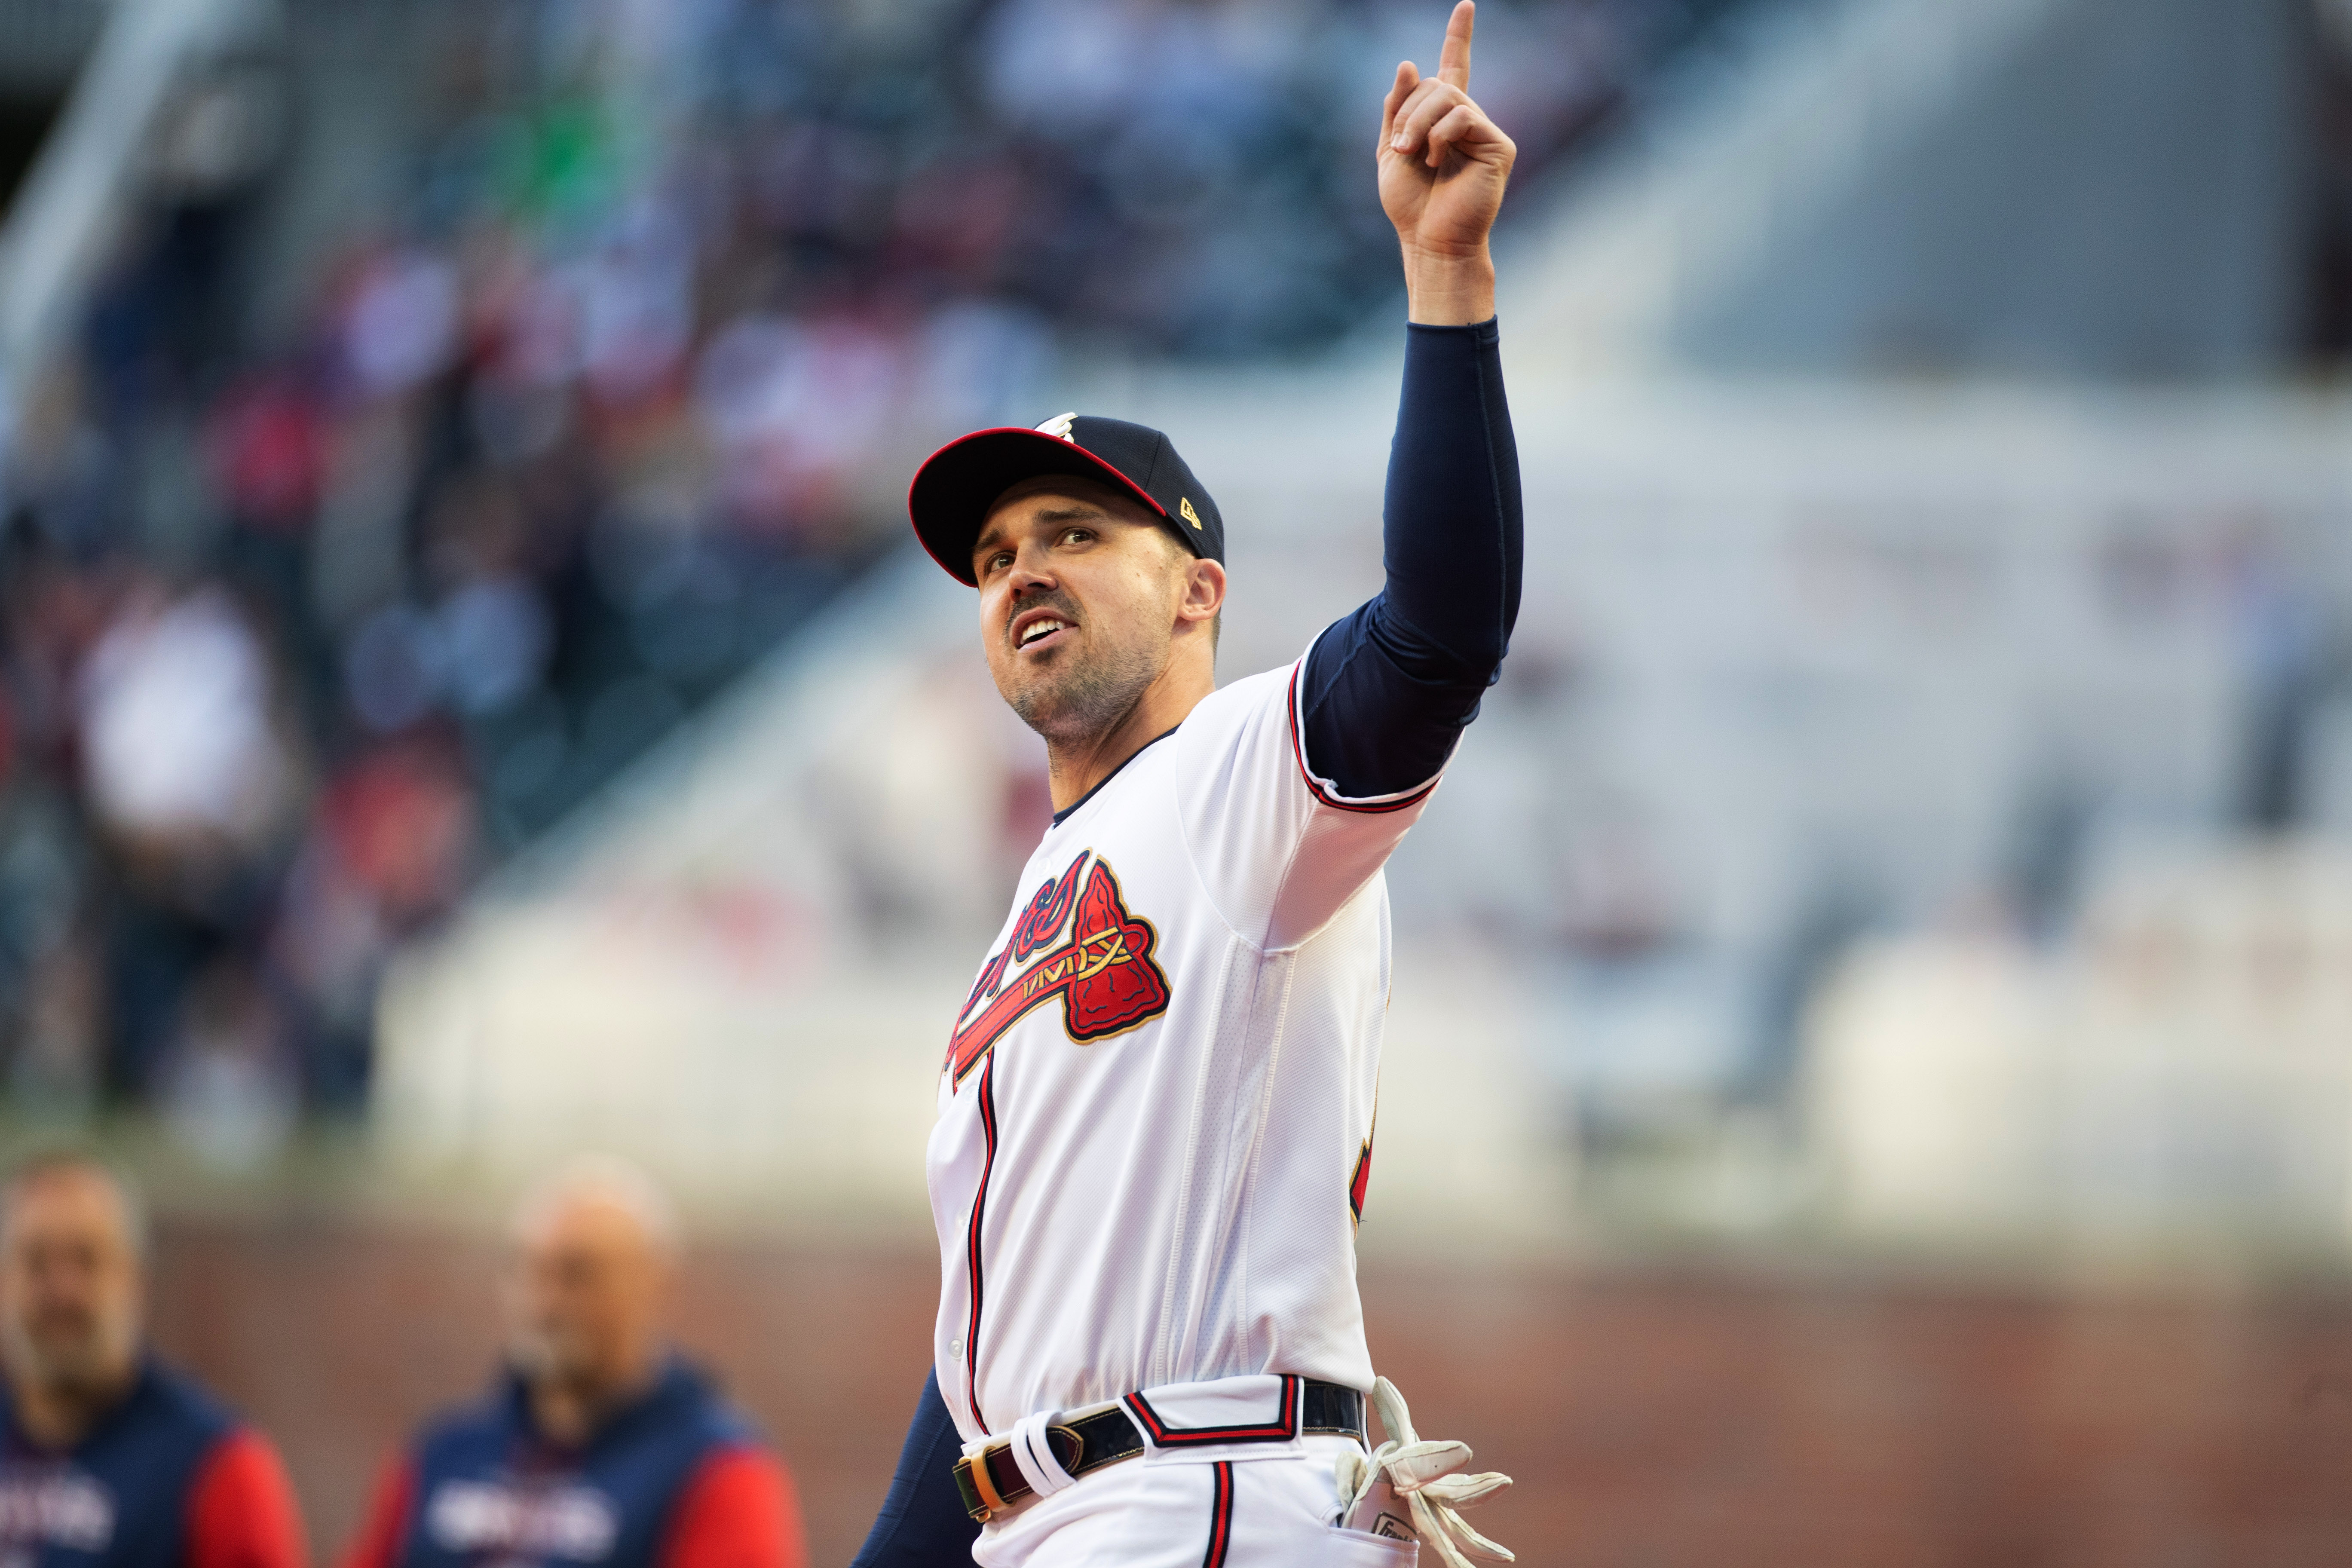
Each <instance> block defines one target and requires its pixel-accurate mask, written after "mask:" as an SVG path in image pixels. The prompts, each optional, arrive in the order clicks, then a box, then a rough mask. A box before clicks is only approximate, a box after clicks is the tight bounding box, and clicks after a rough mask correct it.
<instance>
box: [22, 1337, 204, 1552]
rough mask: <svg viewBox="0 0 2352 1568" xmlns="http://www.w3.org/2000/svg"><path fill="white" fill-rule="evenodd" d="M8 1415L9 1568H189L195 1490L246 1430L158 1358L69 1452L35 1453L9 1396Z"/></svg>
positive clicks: (145, 1366)
mask: <svg viewBox="0 0 2352 1568" xmlns="http://www.w3.org/2000/svg"><path fill="white" fill-rule="evenodd" d="M0 1418H4V1420H5V1424H0V1568H181V1564H183V1563H184V1562H185V1561H186V1559H187V1527H188V1489H189V1488H190V1487H192V1486H194V1484H195V1479H196V1472H197V1470H198V1468H200V1467H202V1465H203V1464H204V1461H205V1456H206V1455H207V1454H209V1453H210V1452H211V1451H212V1448H213V1446H214V1445H215V1443H218V1442H219V1441H220V1440H221V1439H222V1438H223V1437H225V1436H227V1435H228V1434H229V1433H230V1432H231V1431H232V1430H234V1429H235V1426H236V1423H235V1422H234V1421H233V1420H231V1419H230V1417H229V1415H228V1413H227V1412H226V1411H225V1410H223V1409H222V1408H221V1407H220V1406H219V1405H215V1403H213V1400H212V1398H211V1396H210V1395H208V1394H205V1392H204V1391H203V1390H202V1389H200V1388H198V1387H197V1386H196V1385H195V1384H193V1383H191V1382H189V1381H188V1380H187V1379H186V1378H184V1377H182V1376H180V1375H179V1374H178V1373H174V1372H172V1371H169V1370H167V1369H166V1368H164V1367H162V1366H159V1365H157V1364H156V1363H154V1362H152V1361H151V1362H148V1363H145V1364H144V1365H142V1367H141V1368H140V1370H139V1381H138V1382H137V1383H136V1384H133V1385H132V1386H131V1397H129V1398H128V1399H125V1400H124V1401H123V1402H122V1403H121V1404H120V1405H116V1406H115V1407H114V1408H113V1409H112V1410H111V1411H110V1412H108V1413H107V1415H105V1416H103V1417H102V1418H100V1421H99V1423H98V1425H97V1426H94V1427H92V1428H90V1431H89V1436H86V1437H84V1438H83V1439H82V1440H81V1441H80V1442H79V1443H77V1444H75V1445H74V1446H73V1447H72V1448H70V1449H68V1450H67V1451H66V1452H65V1453H62V1454H59V1453H54V1452H51V1451H49V1450H47V1449H43V1448H38V1447H34V1446H33V1444H32V1443H31V1442H30V1441H29V1440H28V1439H27V1438H26V1436H25V1435H24V1433H23V1432H22V1431H20V1430H19V1429H18V1428H17V1426H16V1407H15V1402H14V1401H13V1400H9V1399H7V1398H6V1397H5V1394H0Z"/></svg>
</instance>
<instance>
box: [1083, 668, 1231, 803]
mask: <svg viewBox="0 0 2352 1568" xmlns="http://www.w3.org/2000/svg"><path fill="white" fill-rule="evenodd" d="M1215 689H1217V675H1216V670H1215V669H1214V668H1212V667H1206V666H1203V665H1202V664H1201V663H1200V662H1199V661H1197V660H1192V659H1176V660H1173V661H1171V663H1170V665H1169V667H1168V668H1167V669H1165V670H1163V671H1161V672H1160V679H1157V680H1155V681H1153V682H1152V683H1151V684H1150V686H1148V687H1145V688H1144V689H1143V695H1142V696H1140V697H1139V698H1137V699H1136V700H1135V704H1134V706H1132V707H1130V708H1129V709H1128V710H1127V711H1126V712H1124V713H1122V714H1120V715H1119V717H1118V719H1116V720H1114V721H1112V722H1111V723H1109V724H1108V725H1107V726H1105V727H1104V728H1103V730H1102V731H1100V732H1098V733H1097V734H1093V735H1088V736H1086V737H1084V738H1082V739H1079V740H1075V741H1056V740H1055V739H1054V738H1053V737H1052V736H1050V735H1049V736H1047V737H1046V738H1045V777H1046V781H1047V783H1048V784H1049V785H1050V786H1051V788H1052V791H1053V795H1054V809H1055V811H1057V812H1062V811H1067V810H1069V809H1070V807H1072V806H1074V805H1077V804H1078V802H1080V801H1082V800H1084V799H1086V797H1087V791H1088V790H1091V789H1093V788H1094V787H1095V786H1096V785H1097V784H1100V783H1102V782H1103V780H1105V779H1107V778H1108V777H1110V775H1111V774H1113V773H1117V772H1118V770H1119V769H1120V768H1121V767H1122V766H1124V765H1125V763H1126V762H1127V760H1128V759H1129V757H1131V756H1133V755H1135V753H1136V752H1139V751H1141V750H1143V748H1144V747H1146V746H1148V745H1150V743H1151V742H1154V741H1156V740H1158V739H1159V738H1160V736H1162V735H1164V734H1166V733H1168V731H1171V730H1173V729H1174V728H1175V727H1176V726H1177V725H1179V724H1181V723H1182V722H1183V721H1184V719H1185V716H1186V715H1187V714H1189V713H1191V712H1192V710H1193V709H1194V708H1195V707H1196V706H1198V705H1199V703H1200V700H1201V699H1202V698H1203V697H1206V696H1207V695H1209V693H1210V692H1212V691H1214V690H1215Z"/></svg>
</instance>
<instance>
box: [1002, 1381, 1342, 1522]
mask: <svg viewBox="0 0 2352 1568" xmlns="http://www.w3.org/2000/svg"><path fill="white" fill-rule="evenodd" d="M1284 1381H1285V1383H1286V1384H1295V1383H1301V1382H1303V1383H1305V1384H1307V1387H1306V1389H1305V1390H1304V1391H1303V1392H1302V1393H1300V1394H1299V1396H1298V1398H1297V1400H1296V1402H1294V1401H1293V1399H1292V1397H1291V1395H1292V1393H1293V1390H1292V1389H1291V1388H1290V1387H1287V1386H1286V1387H1285V1388H1284V1390H1283V1400H1282V1407H1283V1415H1282V1418H1281V1419H1280V1420H1278V1421H1275V1422H1271V1423H1268V1424H1267V1425H1265V1426H1253V1427H1219V1428H1211V1427H1192V1428H1186V1427H1177V1426H1169V1425H1167V1424H1166V1423H1164V1422H1162V1421H1160V1419H1159V1415H1158V1413H1157V1412H1156V1411H1154V1410H1153V1409H1152V1408H1151V1406H1150V1404H1149V1403H1148V1402H1147V1401H1146V1400H1145V1399H1144V1397H1143V1395H1141V1394H1129V1395H1128V1396H1127V1398H1126V1400H1124V1401H1122V1402H1121V1403H1120V1404H1118V1405H1112V1406H1111V1407H1110V1408H1109V1409H1108V1410H1104V1411H1099V1412H1097V1414H1095V1415H1088V1416H1086V1417H1085V1418H1083V1419H1081V1420H1077V1421H1063V1422H1056V1423H1055V1425H1053V1426H1048V1427H1046V1428H1045V1443H1046V1446H1047V1447H1050V1448H1052V1449H1053V1450H1054V1458H1055V1460H1056V1461H1058V1462H1059V1463H1060V1465H1061V1467H1062V1468H1063V1469H1065V1470H1066V1471H1068V1472H1069V1473H1070V1475H1071V1476H1072V1477H1073V1478H1074V1479H1075V1478H1076V1477H1078V1476H1083V1475H1085V1474H1086V1473H1087V1471H1089V1470H1099V1469H1101V1468H1103V1467H1104V1466H1105V1465H1116V1464H1118V1462H1119V1461H1120V1460H1121V1459H1132V1458H1135V1457H1136V1456H1137V1455H1138V1454H1140V1453H1141V1452H1143V1431H1142V1428H1141V1427H1140V1426H1139V1425H1138V1423H1139V1421H1148V1422H1150V1424H1151V1426H1152V1428H1153V1430H1152V1440H1153V1441H1154V1442H1155V1443H1157V1444H1158V1445H1159V1446H1160V1447H1163V1448H1181V1447H1209V1446H1224V1445H1227V1444H1233V1443H1287V1442H1290V1441H1291V1440H1292V1439H1294V1438H1297V1437H1299V1436H1305V1435H1307V1434H1329V1435H1334V1436H1349V1437H1353V1438H1355V1439H1356V1440H1357V1441H1358V1442H1360V1443H1364V1444H1365V1446H1366V1447H1370V1443H1369V1442H1367V1441H1366V1438H1365V1435H1364V1396H1363V1395H1362V1394H1359V1393H1357V1392H1356V1391H1355V1390H1354V1389H1352V1388H1342V1387H1340V1386H1339V1384H1336V1383H1318V1382H1316V1381H1315V1380H1314V1379H1313V1378H1286V1379H1285V1380H1284ZM1294 1411H1295V1412H1296V1413H1297V1415H1296V1417H1295V1418H1294V1415H1293V1412H1294ZM1294 1419H1295V1424H1294ZM955 1479H956V1489H957V1490H958V1491H960V1492H961V1493H962V1494H963V1506H964V1510H965V1511H966V1512H968V1513H970V1514H971V1517H972V1518H974V1519H976V1520H979V1521H981V1522H982V1524H985V1523H987V1522H988V1521H990V1520H991V1519H992V1518H994V1517H995V1516H996V1515H997V1514H1000V1513H1002V1512H1003V1511H1004V1510H1007V1509H1009V1508H1011V1507H1012V1506H1013V1504H1014V1503H1016V1502H1018V1501H1020V1500H1022V1499H1023V1498H1025V1497H1027V1496H1028V1495H1029V1493H1030V1486H1029V1478H1028V1477H1026V1476H1024V1475H1023V1474H1022V1473H1021V1463H1020V1461H1019V1460H1017V1459H1015V1458H1013V1447H1012V1443H1011V1439H1009V1438H1003V1437H1000V1438H998V1439H997V1440H996V1441H995V1442H993V1443H991V1444H990V1445H989V1446H988V1447H985V1448H982V1450H981V1451H980V1452H979V1453H978V1454H976V1455H974V1456H972V1457H971V1458H962V1459H958V1460H957V1461H956V1462H955Z"/></svg>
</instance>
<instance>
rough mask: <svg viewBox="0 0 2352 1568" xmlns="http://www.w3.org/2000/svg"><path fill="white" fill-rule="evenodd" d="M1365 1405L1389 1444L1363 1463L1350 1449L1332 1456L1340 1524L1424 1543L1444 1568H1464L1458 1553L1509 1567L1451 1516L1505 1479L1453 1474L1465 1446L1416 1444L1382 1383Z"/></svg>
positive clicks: (1391, 1390) (1405, 1415) (1396, 1398)
mask: <svg viewBox="0 0 2352 1568" xmlns="http://www.w3.org/2000/svg"><path fill="white" fill-rule="evenodd" d="M1372 1402H1373V1404H1374V1405H1376V1406H1377V1407H1378V1408H1379V1410H1380V1413H1381V1429H1382V1430H1383V1431H1385V1432H1386V1433H1387V1434H1388V1439H1389V1440H1388V1441H1387V1442H1385V1443H1383V1444H1381V1446H1380V1447H1377V1448H1375V1449H1373V1450H1372V1452H1371V1454H1370V1457H1369V1458H1367V1457H1366V1456H1364V1455H1362V1454H1360V1453H1358V1452H1357V1451H1356V1450H1355V1449H1353V1448H1350V1449H1349V1450H1347V1451H1346V1452H1345V1453H1343V1454H1341V1455H1340V1456H1339V1465H1338V1475H1337V1479H1338V1480H1339V1524H1341V1525H1342V1526H1344V1527H1345V1528H1347V1529H1349V1530H1360V1531H1365V1532H1366V1533H1367V1534H1370V1535H1385V1536H1389V1537H1391V1539H1394V1540H1399V1541H1421V1542H1429V1543H1431V1544H1433V1545H1434V1546H1435V1547H1436V1548H1437V1552H1438V1555H1439V1556H1441V1557H1443V1558H1444V1559H1445V1561H1446V1563H1447V1565H1448V1568H1471V1565H1470V1562H1469V1559H1468V1558H1467V1557H1465V1556H1464V1555H1463V1552H1464V1551H1465V1549H1466V1550H1467V1551H1468V1552H1470V1553H1472V1554H1473V1555H1475V1556H1478V1557H1484V1558H1486V1559H1487V1560H1489V1561H1490V1562H1499V1563H1511V1562H1516V1561H1517V1559H1516V1558H1514V1557H1513V1556H1512V1555H1511V1554H1510V1552H1507V1551H1506V1550H1504V1549H1503V1548H1502V1547H1500V1546H1497V1545H1496V1544H1495V1543H1494V1542H1491V1541H1489V1540H1487V1539H1486V1537H1485V1536H1483V1535H1481V1534H1479V1533H1478V1532H1477V1531H1475V1530H1473V1529H1471V1528H1470V1527H1469V1526H1468V1525H1466V1524H1465V1523H1463V1522H1462V1516H1461V1515H1460V1514H1459V1513H1456V1512H1455V1511H1454V1510H1456V1509H1464V1508H1468V1507H1469V1506H1470V1505H1471V1504H1473V1503H1475V1502H1479V1501H1482V1500H1485V1499H1486V1498H1490V1497H1492V1496H1494V1495H1495V1494H1496V1492H1498V1491H1501V1490H1502V1489H1504V1488H1505V1487H1507V1486H1509V1485H1510V1484H1511V1478H1510V1477H1508V1476H1506V1475H1501V1474H1498V1473H1496V1472H1495V1471H1492V1470H1489V1471H1487V1472H1486V1474H1484V1475H1476V1476H1465V1475H1462V1474H1460V1473H1459V1472H1460V1470H1461V1469H1462V1468H1463V1467H1464V1466H1465V1465H1467V1464H1468V1463H1469V1462H1470V1447H1469V1445H1467V1444H1465V1443H1424V1442H1423V1441H1422V1440H1421V1436H1420V1435H1419V1434H1418V1433H1416V1432H1414V1431H1413V1429H1412V1413H1411V1412H1409V1411H1407V1410H1406V1409H1405V1406H1404V1395H1403V1394H1399V1393H1398V1392H1397V1387H1396V1384H1393V1383H1391V1382H1390V1381H1389V1380H1388V1379H1387V1378H1385V1377H1383V1378H1380V1379H1378V1380H1376V1381H1375V1382H1374V1383H1373V1384H1372Z"/></svg>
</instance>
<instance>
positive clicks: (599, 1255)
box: [505, 1195, 668, 1390]
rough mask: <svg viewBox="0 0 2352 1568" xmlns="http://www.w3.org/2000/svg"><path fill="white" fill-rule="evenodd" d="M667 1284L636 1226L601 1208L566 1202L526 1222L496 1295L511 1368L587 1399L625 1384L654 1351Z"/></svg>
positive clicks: (610, 1206)
mask: <svg viewBox="0 0 2352 1568" xmlns="http://www.w3.org/2000/svg"><path fill="white" fill-rule="evenodd" d="M667 1276H668V1267H667V1258H665V1256H664V1255H663V1253H662V1252H661V1250H660V1248H659V1247H657V1246H656V1244H655V1242H654V1240H653V1238H652V1237H649V1236H647V1235H646V1228H645V1226H644V1224H643V1222H642V1221H641V1220H639V1219H638V1217H637V1216H636V1215H633V1214H631V1213H630V1212H629V1211H628V1210H627V1209H626V1208H625V1206H624V1205H620V1204H618V1203H615V1202H613V1201H611V1200H610V1199H607V1198H603V1197H599V1196H593V1195H585V1196H580V1197H575V1198H572V1199H569V1200H566V1201H563V1202H560V1203H557V1204H555V1205H552V1206H551V1207H550V1208H549V1209H547V1210H546V1211H544V1212H542V1213H541V1214H539V1215H534V1216H532V1217H531V1219H530V1221H529V1222H528V1223H527V1224H526V1225H525V1226H524V1228H523V1229H522V1231H521V1233H520V1235H519V1236H518V1237H516V1246H515V1252H514V1256H513V1258H512V1260H511V1264H510V1267H509V1271H508V1278H507V1289H506V1293H505V1294H506V1302H505V1304H506V1312H507V1341H508V1350H509V1355H510V1356H511V1357H512V1359H513V1361H514V1363H515V1365H516V1367H517V1368H518V1369H519V1370H520V1371H521V1372H522V1373H523V1374H524V1375H525V1376H526V1377H530V1378H533V1379H538V1378H546V1379H550V1380H551V1381H553V1382H555V1383H558V1384H565V1385H568V1386H572V1387H574V1388H581V1389H587V1390H604V1389H611V1388H614V1387H618V1386H622V1385H625V1384H628V1383H630V1382H632V1381H634V1380H635V1378H636V1377H638V1376H639V1375H640V1374H641V1373H643V1372H644V1371H645V1369H646V1366H647V1365H649V1364H650V1363H651V1361H652V1359H653V1356H654V1355H655V1353H656V1350H657V1348H658V1343H659V1335H660V1319H661V1312H662V1307H663V1304H664V1296H665V1292H666V1288H667Z"/></svg>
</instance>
